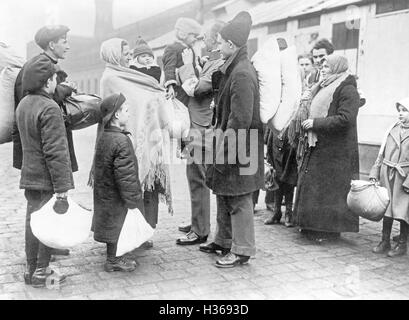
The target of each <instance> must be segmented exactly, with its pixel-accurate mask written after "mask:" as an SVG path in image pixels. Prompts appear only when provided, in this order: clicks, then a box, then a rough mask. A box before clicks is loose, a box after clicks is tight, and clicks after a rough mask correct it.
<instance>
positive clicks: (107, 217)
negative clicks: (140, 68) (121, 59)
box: [93, 94, 143, 272]
mask: <svg viewBox="0 0 409 320" xmlns="http://www.w3.org/2000/svg"><path fill="white" fill-rule="evenodd" d="M124 102H125V97H124V96H123V95H122V94H114V95H111V96H109V97H107V98H105V99H104V100H103V101H102V103H101V113H102V116H103V120H102V123H103V126H104V132H103V133H102V135H101V137H100V139H99V140H98V143H97V146H96V151H95V157H94V159H95V181H94V217H93V231H94V239H95V240H96V241H98V242H104V243H106V244H107V261H106V263H105V266H104V268H105V271H107V272H112V271H133V270H135V267H136V264H135V261H131V260H128V259H126V258H125V257H124V256H121V257H116V249H117V243H118V239H119V234H120V232H121V229H122V226H123V224H124V221H125V217H126V214H127V212H128V209H135V208H138V209H139V210H141V212H142V213H143V199H142V189H141V185H140V182H139V178H138V161H137V159H136V155H135V152H134V149H133V146H132V142H131V139H130V138H129V136H128V135H129V134H130V133H129V132H127V131H125V130H124V129H125V127H126V124H127V122H128V118H129V114H128V106H127V104H125V103H124Z"/></svg>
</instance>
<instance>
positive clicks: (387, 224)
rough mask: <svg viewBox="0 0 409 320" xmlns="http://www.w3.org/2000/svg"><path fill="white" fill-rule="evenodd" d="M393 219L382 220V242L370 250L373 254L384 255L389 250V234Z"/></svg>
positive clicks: (385, 218)
mask: <svg viewBox="0 0 409 320" xmlns="http://www.w3.org/2000/svg"><path fill="white" fill-rule="evenodd" d="M392 224H393V219H392V218H389V217H384V218H383V225H382V240H381V242H380V243H379V244H378V245H377V246H376V247H375V248H373V249H372V252H373V253H385V252H387V251H388V250H390V249H391V232H392Z"/></svg>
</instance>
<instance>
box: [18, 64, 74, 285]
mask: <svg viewBox="0 0 409 320" xmlns="http://www.w3.org/2000/svg"><path fill="white" fill-rule="evenodd" d="M25 68H26V72H25V73H24V75H23V79H22V81H23V86H24V87H25V88H26V90H27V95H26V96H25V97H24V98H23V99H22V100H21V101H20V103H19V105H18V108H17V110H16V125H17V128H18V130H19V132H20V138H21V145H22V150H23V162H22V168H21V179H20V189H24V190H25V192H24V195H25V197H26V199H27V214H26V232H25V250H26V257H27V268H26V272H25V273H24V280H25V283H26V284H31V285H32V286H33V287H44V286H45V285H46V283H48V282H47V279H48V278H49V277H51V278H52V279H53V280H54V283H62V282H63V281H64V280H65V276H63V275H58V274H57V273H56V272H54V271H53V270H51V269H49V268H48V266H49V263H50V258H51V251H50V248H48V247H47V246H45V245H43V244H42V243H41V242H39V240H38V239H37V238H36V237H35V236H34V235H33V233H32V231H31V227H30V219H31V213H33V212H34V211H37V210H39V209H40V208H41V207H42V206H43V205H44V204H45V203H47V202H48V201H49V200H50V199H51V198H52V197H53V194H54V193H55V194H56V197H57V200H56V202H55V204H54V210H55V211H56V212H57V213H60V214H63V213H65V212H66V211H67V210H68V202H67V192H68V190H70V189H73V188H74V181H73V176H72V170H71V161H70V155H69V150H68V141H67V134H66V131H65V125H64V120H63V116H62V113H61V110H60V107H59V106H58V105H57V103H56V102H55V101H54V100H53V94H54V91H55V87H56V85H57V81H56V76H57V75H56V72H57V69H56V66H55V64H54V63H52V62H51V61H50V60H49V59H45V58H43V59H37V60H36V61H31V62H30V63H29V64H27V65H26V67H25Z"/></svg>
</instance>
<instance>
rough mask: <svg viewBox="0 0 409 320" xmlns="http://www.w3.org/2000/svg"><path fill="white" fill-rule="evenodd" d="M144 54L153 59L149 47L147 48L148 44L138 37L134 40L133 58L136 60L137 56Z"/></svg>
mask: <svg viewBox="0 0 409 320" xmlns="http://www.w3.org/2000/svg"><path fill="white" fill-rule="evenodd" d="M144 53H146V54H150V55H151V56H152V57H154V55H153V51H152V49H151V47H149V45H148V43H147V42H146V41H145V40H143V39H142V38H141V37H139V38H138V39H137V40H136V43H135V48H134V49H133V57H134V58H136V57H137V56H140V55H141V54H144Z"/></svg>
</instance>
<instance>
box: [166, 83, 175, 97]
mask: <svg viewBox="0 0 409 320" xmlns="http://www.w3.org/2000/svg"><path fill="white" fill-rule="evenodd" d="M175 96H176V95H175V89H173V86H172V85H170V86H169V87H168V88H167V89H166V95H165V97H166V99H168V100H169V99H174V98H175Z"/></svg>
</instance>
